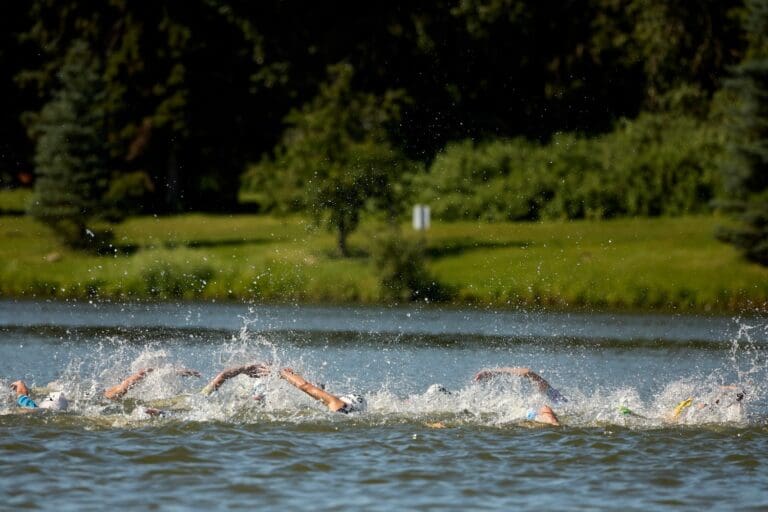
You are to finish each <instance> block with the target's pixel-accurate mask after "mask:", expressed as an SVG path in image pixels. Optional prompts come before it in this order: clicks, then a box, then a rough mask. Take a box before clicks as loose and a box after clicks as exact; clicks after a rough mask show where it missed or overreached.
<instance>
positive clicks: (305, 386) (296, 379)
mask: <svg viewBox="0 0 768 512" xmlns="http://www.w3.org/2000/svg"><path fill="white" fill-rule="evenodd" d="M280 377H281V378H283V379H285V380H287V381H288V382H289V383H290V384H292V385H293V386H295V387H297V388H299V389H300V390H302V391H303V392H305V393H306V394H308V395H309V396H311V397H312V398H314V399H315V400H319V401H320V402H323V403H324V404H325V405H326V406H327V407H328V409H330V410H331V411H333V412H336V411H338V410H339V409H341V408H343V407H344V405H345V404H344V402H342V401H341V399H340V398H339V397H337V396H334V395H332V394H330V393H328V392H327V391H325V390H323V389H320V388H319V387H317V386H315V385H314V384H311V383H309V382H307V381H306V380H305V379H304V378H303V377H302V376H301V375H299V374H297V373H296V372H294V371H293V370H291V369H290V368H284V369H283V370H282V371H281V372H280Z"/></svg>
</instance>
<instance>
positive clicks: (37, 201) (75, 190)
mask: <svg viewBox="0 0 768 512" xmlns="http://www.w3.org/2000/svg"><path fill="white" fill-rule="evenodd" d="M58 79H59V84H60V88H59V89H58V90H57V91H56V92H55V93H54V94H53V97H52V99H51V100H50V101H49V102H48V103H47V104H46V105H45V106H44V107H43V109H42V110H41V111H40V114H39V115H38V116H37V118H36V119H35V122H34V124H33V128H32V131H33V133H34V135H35V136H36V140H37V145H36V150H35V156H34V160H35V167H36V175H37V180H36V182H35V190H34V196H33V200H32V203H31V205H30V208H29V213H30V214H31V215H33V216H34V217H35V218H37V219H39V220H41V221H42V222H44V223H46V224H48V225H50V226H51V227H53V228H54V230H55V231H56V232H57V233H58V234H59V235H61V236H62V238H63V239H64V241H65V242H66V243H67V244H68V245H70V246H73V247H85V246H87V245H88V242H89V238H92V237H93V234H92V233H89V232H88V230H87V229H86V224H87V223H88V222H89V220H91V219H92V218H94V217H95V216H97V215H98V214H99V213H100V208H101V206H102V205H101V199H102V196H103V193H104V191H105V189H106V186H107V182H108V172H107V168H106V149H105V146H106V142H105V140H104V136H103V125H104V115H103V110H102V102H103V96H104V93H103V87H102V82H101V76H100V73H99V63H98V60H97V59H96V58H95V57H94V56H93V54H92V53H91V51H90V49H89V48H88V45H87V44H86V43H84V42H83V41H80V40H75V41H74V42H73V43H72V45H71V46H70V48H69V50H68V52H67V55H66V58H65V59H64V62H63V65H62V67H61V70H60V72H59V75H58Z"/></svg>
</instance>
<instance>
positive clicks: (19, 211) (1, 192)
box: [0, 188, 32, 215]
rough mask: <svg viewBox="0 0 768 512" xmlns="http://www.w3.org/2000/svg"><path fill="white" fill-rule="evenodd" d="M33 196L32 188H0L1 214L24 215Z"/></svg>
mask: <svg viewBox="0 0 768 512" xmlns="http://www.w3.org/2000/svg"><path fill="white" fill-rule="evenodd" d="M31 198H32V190H30V189H28V188H13V189H6V188H0V215H3V214H6V215H7V214H12V215H23V214H24V212H25V211H26V210H27V203H28V202H29V200H30V199H31Z"/></svg>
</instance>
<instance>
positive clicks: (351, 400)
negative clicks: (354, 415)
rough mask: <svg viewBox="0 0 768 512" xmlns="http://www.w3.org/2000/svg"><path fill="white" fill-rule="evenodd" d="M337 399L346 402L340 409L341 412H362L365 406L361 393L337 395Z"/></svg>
mask: <svg viewBox="0 0 768 512" xmlns="http://www.w3.org/2000/svg"><path fill="white" fill-rule="evenodd" d="M339 400H341V401H342V402H344V403H345V404H346V405H344V407H343V408H342V409H340V411H342V412H362V411H364V410H365V408H366V403H365V398H363V397H362V396H361V395H354V394H350V395H344V396H341V397H339Z"/></svg>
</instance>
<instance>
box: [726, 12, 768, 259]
mask: <svg viewBox="0 0 768 512" xmlns="http://www.w3.org/2000/svg"><path fill="white" fill-rule="evenodd" d="M744 26H745V28H746V30H747V37H748V40H749V50H748V52H747V55H746V56H745V58H744V60H743V61H742V62H741V64H739V65H738V66H737V68H736V69H735V70H734V76H733V77H732V78H731V79H730V80H729V81H728V82H727V84H726V87H727V89H728V91H730V92H731V93H732V94H733V96H734V100H735V105H734V110H733V112H732V116H731V119H730V122H729V125H728V129H729V144H728V154H727V160H726V162H725V165H724V167H723V171H724V172H723V181H724V184H725V187H726V189H727V191H728V193H729V200H730V201H729V202H728V203H727V204H728V206H729V209H731V210H732V211H733V212H735V213H736V215H737V219H738V220H739V225H738V226H737V227H731V228H721V229H720V230H719V231H718V233H717V235H718V238H720V239H721V240H723V241H725V242H728V243H731V244H733V245H735V246H736V247H738V248H740V249H741V250H742V251H743V252H744V255H745V256H746V257H747V258H748V259H750V260H752V261H755V262H758V263H760V264H762V265H768V0H748V1H747V2H746V11H745V17H744Z"/></svg>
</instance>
